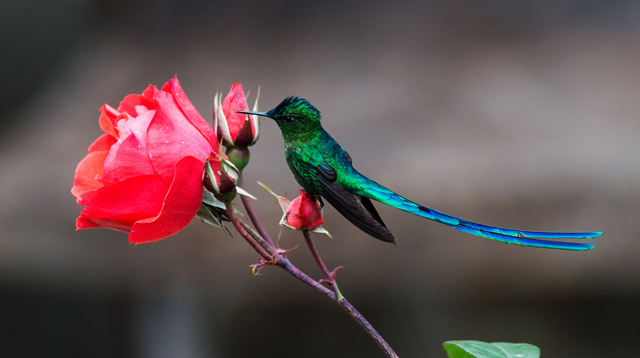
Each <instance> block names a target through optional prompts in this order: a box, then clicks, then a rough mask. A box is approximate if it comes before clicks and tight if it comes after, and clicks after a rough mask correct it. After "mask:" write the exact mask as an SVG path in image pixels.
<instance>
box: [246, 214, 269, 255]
mask: <svg viewBox="0 0 640 358" xmlns="http://www.w3.org/2000/svg"><path fill="white" fill-rule="evenodd" d="M238 221H239V222H240V225H242V227H243V228H244V229H245V230H246V231H247V233H249V235H251V237H252V238H253V239H254V240H256V241H257V242H258V243H259V244H260V246H262V247H263V248H264V249H265V250H266V251H267V252H268V253H269V254H271V255H273V253H274V249H275V247H273V245H271V244H270V243H268V242H266V241H265V240H264V239H263V238H262V236H260V234H259V233H257V232H256V230H254V229H253V228H252V227H251V225H249V224H247V223H246V222H244V221H242V220H240V219H238Z"/></svg>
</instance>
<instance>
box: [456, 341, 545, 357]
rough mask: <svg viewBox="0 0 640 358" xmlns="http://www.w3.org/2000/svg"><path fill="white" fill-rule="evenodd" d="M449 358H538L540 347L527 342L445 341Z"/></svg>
mask: <svg viewBox="0 0 640 358" xmlns="http://www.w3.org/2000/svg"><path fill="white" fill-rule="evenodd" d="M444 350H445V351H446V352H447V355H448V356H449V358H538V357H540V348H538V347H536V346H534V345H531V344H526V343H502V342H500V343H485V342H480V341H448V342H444Z"/></svg>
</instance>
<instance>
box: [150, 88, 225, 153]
mask: <svg viewBox="0 0 640 358" xmlns="http://www.w3.org/2000/svg"><path fill="white" fill-rule="evenodd" d="M162 90H163V91H167V92H171V94H173V96H174V97H175V100H176V101H177V102H178V105H179V106H180V108H181V109H182V112H184V114H185V116H186V117H187V119H188V120H189V122H191V124H192V125H193V126H194V127H195V128H196V129H198V131H200V133H201V134H202V135H203V136H204V137H205V138H206V139H207V141H209V144H210V145H211V146H212V147H215V145H216V144H217V138H216V134H215V133H214V132H213V128H211V126H210V125H209V123H207V121H205V120H204V118H202V116H201V115H200V113H199V112H198V111H197V110H196V107H194V106H193V104H192V103H191V101H189V98H188V97H187V95H186V94H185V93H184V91H183V90H182V86H180V82H178V76H174V77H173V78H172V79H171V81H169V82H167V83H166V84H165V85H164V86H163V87H162Z"/></svg>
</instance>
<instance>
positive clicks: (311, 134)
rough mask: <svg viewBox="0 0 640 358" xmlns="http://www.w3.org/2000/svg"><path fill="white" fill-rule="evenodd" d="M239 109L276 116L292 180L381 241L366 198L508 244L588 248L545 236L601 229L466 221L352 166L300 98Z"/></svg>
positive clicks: (388, 236)
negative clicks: (502, 225)
mask: <svg viewBox="0 0 640 358" xmlns="http://www.w3.org/2000/svg"><path fill="white" fill-rule="evenodd" d="M238 113H246V114H255V115H259V116H264V117H269V118H271V119H273V120H275V122H276V123H277V124H278V127H280V130H281V131H282V137H283V138H284V152H285V156H286V160H287V164H288V165H289V168H290V169H291V171H292V172H293V175H294V177H295V179H296V181H297V182H298V183H299V184H300V185H301V186H302V187H303V188H304V190H306V191H307V192H308V193H310V194H313V195H315V196H316V197H318V199H319V200H320V203H321V205H322V204H323V202H322V199H321V198H325V199H326V200H327V201H328V202H329V203H330V204H331V205H332V206H333V207H334V208H336V210H338V212H340V213H341V214H342V215H343V216H344V217H345V218H346V219H347V220H349V221H350V222H351V223H353V224H354V225H355V226H357V227H358V228H360V229H361V230H362V231H364V232H366V233H367V234H369V235H371V236H373V237H375V238H376V239H379V240H382V241H386V242H392V243H395V238H394V237H393V234H392V233H391V231H389V229H388V228H387V226H386V225H385V223H384V221H382V218H381V217H380V214H378V212H377V211H376V209H375V207H374V206H373V203H372V202H371V199H373V200H375V201H378V202H381V203H383V204H386V205H389V206H392V207H394V208H398V209H400V210H404V211H406V212H409V213H412V214H414V215H418V216H421V217H424V218H427V219H430V220H433V221H436V222H439V223H442V224H445V225H448V226H451V227H454V228H456V229H458V230H460V231H463V232H466V233H469V234H473V235H477V236H481V237H484V238H487V239H492V240H497V241H500V242H504V243H507V244H516V245H522V246H531V247H543V248H553V249H565V250H589V249H591V248H592V247H593V244H585V243H573V242H559V241H548V239H585V238H595V237H598V236H600V235H601V234H602V233H601V232H579V233H558V232H536V231H522V230H512V229H505V228H499V227H493V226H487V225H482V224H478V223H475V222H471V221H467V220H464V219H460V218H457V217H455V216H451V215H448V214H445V213H442V212H440V211H437V210H433V209H430V208H427V207H425V206H422V205H420V204H417V203H414V202H413V201H411V200H409V199H406V198H404V197H402V196H400V195H398V194H396V193H395V192H393V191H391V190H389V189H387V188H386V187H384V186H382V185H380V184H378V183H376V182H375V181H373V180H371V179H369V178H368V177H366V176H364V175H362V174H360V173H359V172H358V171H357V170H356V169H355V168H354V167H353V165H352V160H351V156H349V154H348V153H347V152H346V151H345V150H344V149H343V148H342V147H341V146H340V145H339V144H338V142H336V141H335V140H334V139H333V138H332V137H331V136H330V135H329V133H327V132H326V131H325V130H324V129H323V128H322V124H321V123H320V111H318V109H316V108H315V107H314V106H312V105H311V103H309V102H308V101H307V100H306V99H304V98H300V97H293V96H292V97H287V98H285V99H284V100H283V101H282V102H281V103H280V104H279V105H278V106H276V107H275V108H274V109H272V110H270V111H268V112H255V111H238ZM540 239H547V240H540Z"/></svg>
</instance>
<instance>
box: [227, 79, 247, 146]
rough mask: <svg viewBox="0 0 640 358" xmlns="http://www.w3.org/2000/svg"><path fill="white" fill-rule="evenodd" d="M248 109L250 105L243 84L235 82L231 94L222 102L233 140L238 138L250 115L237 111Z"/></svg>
mask: <svg viewBox="0 0 640 358" xmlns="http://www.w3.org/2000/svg"><path fill="white" fill-rule="evenodd" d="M248 109H249V106H248V105H247V100H246V98H245V97H244V91H243V90H242V84H239V83H236V82H234V83H233V86H232V87H231V91H229V94H228V95H227V97H225V99H224V101H223V102H222V111H223V112H224V114H225V116H226V117H227V126H228V127H229V133H230V134H231V138H232V139H233V140H235V139H236V136H237V135H238V133H239V132H240V129H241V128H242V126H243V125H244V122H245V121H246V120H247V116H248V115H246V114H243V113H237V111H246V110H248Z"/></svg>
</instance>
